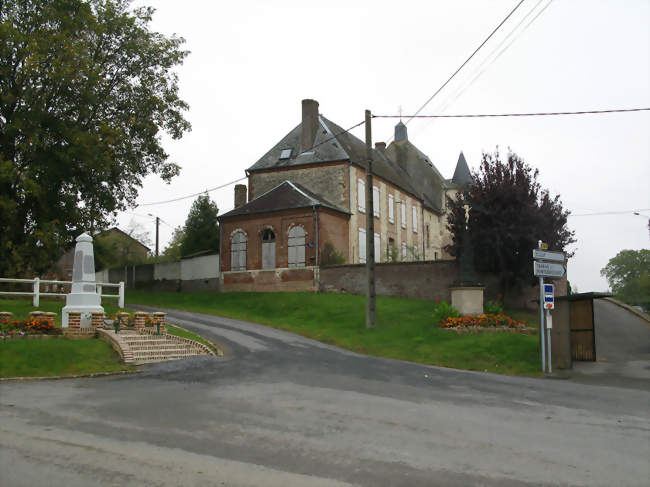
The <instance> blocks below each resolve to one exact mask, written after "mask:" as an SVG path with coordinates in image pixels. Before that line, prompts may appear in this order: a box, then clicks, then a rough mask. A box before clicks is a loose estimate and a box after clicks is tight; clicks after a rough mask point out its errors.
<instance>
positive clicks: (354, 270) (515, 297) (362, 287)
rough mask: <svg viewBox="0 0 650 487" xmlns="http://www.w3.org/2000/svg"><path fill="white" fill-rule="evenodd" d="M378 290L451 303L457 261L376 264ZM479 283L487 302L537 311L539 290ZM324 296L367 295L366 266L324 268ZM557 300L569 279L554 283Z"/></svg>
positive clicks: (487, 278)
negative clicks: (336, 294) (506, 287)
mask: <svg viewBox="0 0 650 487" xmlns="http://www.w3.org/2000/svg"><path fill="white" fill-rule="evenodd" d="M375 269H376V271H375V272H376V282H375V288H376V292H377V295H378V296H399V297H404V298H416V299H427V300H435V299H436V298H439V299H441V300H444V301H448V302H451V293H450V291H449V287H450V286H451V285H453V283H454V282H455V281H457V280H458V268H457V265H456V261H455V260H438V261H420V262H399V263H382V264H376V266H375ZM478 280H479V281H480V282H481V283H482V284H483V285H485V286H486V289H485V300H491V301H494V300H496V299H497V296H498V295H499V294H503V295H504V300H505V305H506V306H507V307H513V308H529V309H537V303H535V302H534V300H535V299H536V298H537V297H538V296H539V286H538V285H533V284H532V277H531V285H528V286H521V287H519V288H516V289H507V290H505V291H504V290H503V289H501V288H500V285H499V279H498V277H497V276H494V275H488V274H482V275H479V276H478ZM319 281H320V283H319V289H320V291H322V292H335V293H336V292H341V293H349V294H365V292H366V286H367V278H366V266H365V265H364V264H361V265H359V264H357V265H343V266H333V267H322V268H321V269H320V273H319ZM554 284H555V286H556V287H555V289H556V290H555V294H556V296H563V295H566V291H567V285H566V279H558V280H555V281H554Z"/></svg>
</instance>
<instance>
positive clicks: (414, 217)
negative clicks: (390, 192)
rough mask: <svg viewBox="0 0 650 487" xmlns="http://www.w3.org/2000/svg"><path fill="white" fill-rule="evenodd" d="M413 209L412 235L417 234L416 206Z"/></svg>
mask: <svg viewBox="0 0 650 487" xmlns="http://www.w3.org/2000/svg"><path fill="white" fill-rule="evenodd" d="M412 209H413V233H418V209H417V207H416V206H413V207H412Z"/></svg>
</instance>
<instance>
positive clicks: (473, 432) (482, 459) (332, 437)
mask: <svg viewBox="0 0 650 487" xmlns="http://www.w3.org/2000/svg"><path fill="white" fill-rule="evenodd" d="M169 320H170V321H171V322H174V321H176V322H178V323H179V324H181V325H182V326H185V327H186V328H189V329H191V330H194V331H197V332H200V333H202V334H204V335H205V336H207V337H208V338H210V339H212V340H213V341H215V342H218V343H221V344H223V345H224V346H225V348H226V351H227V354H226V357H224V358H211V357H201V358H196V359H190V360H184V361H177V362H167V363H162V364H154V365H149V366H144V367H142V370H144V372H143V373H142V374H137V375H131V376H122V377H112V378H100V379H84V380H60V381H43V382H21V383H18V382H10V383H7V382H5V383H2V384H0V411H1V415H0V418H1V420H0V476H1V477H0V484H1V485H3V486H31V485H34V486H45V485H66V486H72V487H74V486H84V487H86V486H94V485H99V486H125V485H138V486H140V485H143V486H190V485H192V486H194V485H197V486H209V485H224V486H283V487H284V486H307V487H309V486H349V485H361V486H373V487H375V486H409V487H411V486H471V485H476V486H505V487H509V486H510V487H512V486H533V485H534V486H550V485H562V486H574V485H581V486H608V487H610V486H642V485H644V486H645V485H647V484H648V479H649V478H650V466H649V462H648V459H649V458H650V433H649V432H650V411H649V404H650V394H649V392H648V389H647V388H645V389H644V388H639V387H633V388H627V387H611V386H600V385H598V386H596V385H591V384H581V383H576V382H575V381H572V380H553V379H542V378H539V379H537V378H521V377H506V376H499V375H493V374H484V373H476V372H465V371H457V370H452V369H443V368H437V367H427V366H422V365H417V364H411V363H406V362H400V361H395V360H386V359H378V358H372V357H366V356H361V355H357V354H354V353H351V352H348V351H345V350H341V349H338V348H335V347H331V346H328V345H325V344H322V343H318V342H315V341H312V340H308V339H305V338H302V337H299V336H296V335H293V334H290V333H285V332H282V331H277V330H274V329H270V328H266V327H263V326H259V325H254V324H250V323H245V322H239V321H235V320H228V319H224V318H219V317H214V316H207V315H199V314H194V313H183V312H177V311H170V315H169Z"/></svg>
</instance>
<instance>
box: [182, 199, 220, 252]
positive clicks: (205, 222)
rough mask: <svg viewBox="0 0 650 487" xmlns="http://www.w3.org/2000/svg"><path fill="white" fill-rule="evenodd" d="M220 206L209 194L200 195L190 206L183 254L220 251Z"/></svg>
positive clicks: (183, 242)
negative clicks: (218, 219) (218, 216)
mask: <svg viewBox="0 0 650 487" xmlns="http://www.w3.org/2000/svg"><path fill="white" fill-rule="evenodd" d="M218 214H219V208H217V205H216V203H214V202H213V201H212V200H211V199H210V197H209V196H208V195H207V194H203V195H200V196H199V197H198V198H196V200H194V203H192V208H190V213H189V214H188V215H187V220H185V227H184V230H183V231H184V233H185V236H184V238H183V241H182V243H181V255H182V256H183V257H185V256H187V255H192V254H196V253H197V252H205V251H215V252H219V222H218V221H217V215H218Z"/></svg>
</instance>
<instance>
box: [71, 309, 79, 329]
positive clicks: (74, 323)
mask: <svg viewBox="0 0 650 487" xmlns="http://www.w3.org/2000/svg"><path fill="white" fill-rule="evenodd" d="M68 328H70V329H76V330H79V329H81V311H68Z"/></svg>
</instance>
